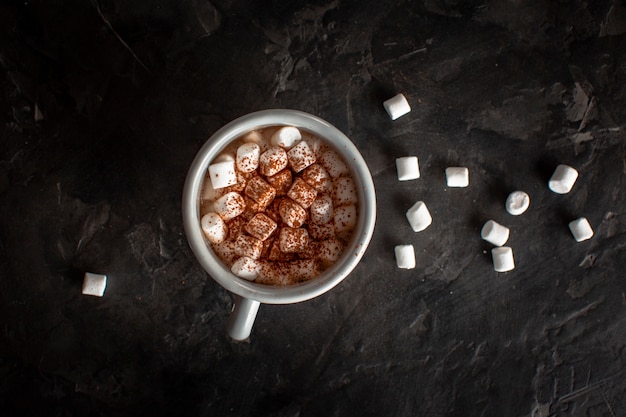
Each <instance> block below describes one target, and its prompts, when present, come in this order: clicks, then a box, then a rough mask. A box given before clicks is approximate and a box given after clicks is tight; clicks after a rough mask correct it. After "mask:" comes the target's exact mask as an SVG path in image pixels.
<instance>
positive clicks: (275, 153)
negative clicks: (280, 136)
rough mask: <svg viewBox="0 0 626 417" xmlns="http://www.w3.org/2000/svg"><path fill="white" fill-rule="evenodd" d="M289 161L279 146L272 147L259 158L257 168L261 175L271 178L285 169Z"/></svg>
mask: <svg viewBox="0 0 626 417" xmlns="http://www.w3.org/2000/svg"><path fill="white" fill-rule="evenodd" d="M288 163H289V160H288V159H287V152H285V150H284V149H283V148H281V147H280V146H272V147H271V148H269V149H268V150H266V151H265V152H263V153H262V154H261V156H260V157H259V167H260V171H261V174H263V175H265V176H268V177H271V176H272V175H276V174H278V173H279V172H280V171H282V170H283V169H285V168H287V164H288Z"/></svg>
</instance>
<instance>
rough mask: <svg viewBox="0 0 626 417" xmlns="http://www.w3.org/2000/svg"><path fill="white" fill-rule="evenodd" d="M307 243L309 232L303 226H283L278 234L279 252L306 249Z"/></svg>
mask: <svg viewBox="0 0 626 417" xmlns="http://www.w3.org/2000/svg"><path fill="white" fill-rule="evenodd" d="M308 244H309V232H307V230H306V229H303V228H293V227H283V228H281V229H280V235H279V236H278V245H279V247H280V250H281V252H286V253H294V252H301V251H303V250H305V249H306V247H307V246H308Z"/></svg>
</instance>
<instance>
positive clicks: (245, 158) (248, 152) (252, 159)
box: [237, 142, 261, 172]
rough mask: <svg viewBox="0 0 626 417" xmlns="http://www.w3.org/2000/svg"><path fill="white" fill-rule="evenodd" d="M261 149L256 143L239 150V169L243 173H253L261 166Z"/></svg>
mask: <svg viewBox="0 0 626 417" xmlns="http://www.w3.org/2000/svg"><path fill="white" fill-rule="evenodd" d="M259 156H261V148H260V147H259V145H257V144H256V143H254V142H248V143H244V144H243V145H241V146H240V147H238V148H237V169H238V170H239V171H241V172H252V171H254V170H256V169H257V167H258V166H259Z"/></svg>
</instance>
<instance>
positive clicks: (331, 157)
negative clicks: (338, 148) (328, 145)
mask: <svg viewBox="0 0 626 417" xmlns="http://www.w3.org/2000/svg"><path fill="white" fill-rule="evenodd" d="M319 159H320V163H321V164H322V166H323V167H324V168H325V169H326V171H328V173H329V174H330V176H331V177H333V178H335V177H338V176H340V175H344V174H347V173H349V172H350V169H349V168H348V165H346V163H345V162H343V159H342V158H341V156H339V154H337V152H335V151H333V150H331V149H327V150H325V151H324V152H322V154H321V155H320V158H319Z"/></svg>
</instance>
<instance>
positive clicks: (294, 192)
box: [287, 178, 317, 208]
mask: <svg viewBox="0 0 626 417" xmlns="http://www.w3.org/2000/svg"><path fill="white" fill-rule="evenodd" d="M287 196H288V197H289V198H291V199H292V200H293V201H295V202H296V203H298V204H300V205H301V206H302V207H304V208H309V206H310V205H311V203H313V201H315V197H317V191H315V188H313V187H311V186H310V185H309V184H307V183H306V182H305V181H304V180H303V179H301V178H296V179H295V180H294V181H293V184H292V185H291V188H290V189H289V191H288V192H287Z"/></svg>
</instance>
